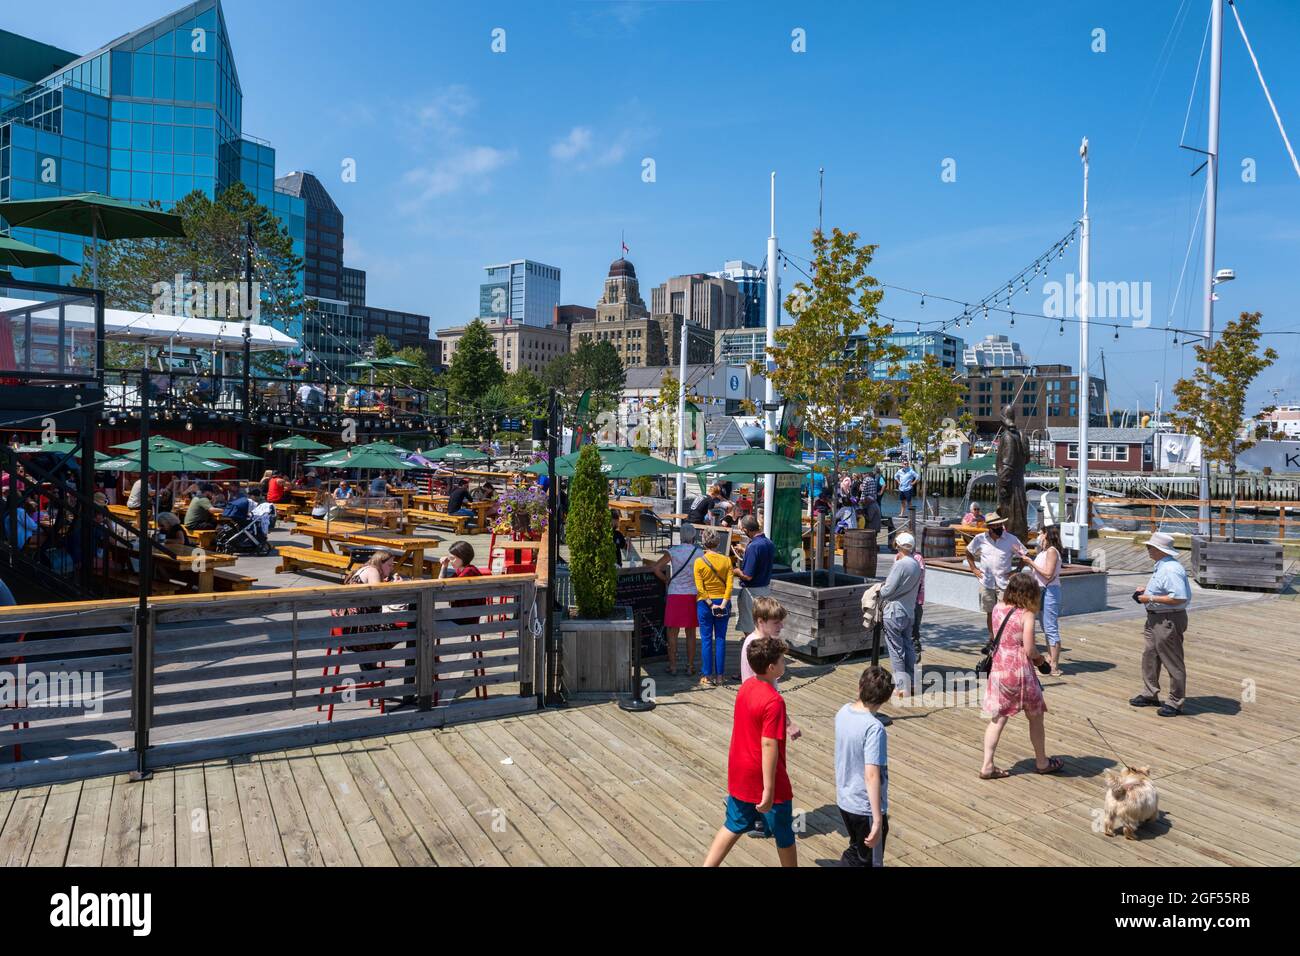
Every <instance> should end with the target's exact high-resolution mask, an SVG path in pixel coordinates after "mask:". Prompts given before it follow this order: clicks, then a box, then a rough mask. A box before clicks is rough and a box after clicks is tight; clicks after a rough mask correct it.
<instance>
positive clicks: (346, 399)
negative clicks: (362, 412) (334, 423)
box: [343, 385, 357, 408]
mask: <svg viewBox="0 0 1300 956" xmlns="http://www.w3.org/2000/svg"><path fill="white" fill-rule="evenodd" d="M356 405H357V387H356V386H355V385H349V386H348V390H347V391H346V392H345V393H344V395H343V406H344V407H345V408H355V407H356Z"/></svg>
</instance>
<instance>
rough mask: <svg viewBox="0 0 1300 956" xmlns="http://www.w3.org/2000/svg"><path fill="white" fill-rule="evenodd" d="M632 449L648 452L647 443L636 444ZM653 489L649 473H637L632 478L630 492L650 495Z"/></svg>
mask: <svg viewBox="0 0 1300 956" xmlns="http://www.w3.org/2000/svg"><path fill="white" fill-rule="evenodd" d="M633 451H638V452H640V453H641V454H643V455H648V454H650V446H649V445H637V446H635V447H634V448H633ZM654 491H655V480H654V478H652V477H651V476H650V475H639V476H637V477H636V478H633V479H632V494H634V495H637V496H638V497H641V496H644V495H652V494H654Z"/></svg>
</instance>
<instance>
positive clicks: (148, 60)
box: [131, 53, 153, 96]
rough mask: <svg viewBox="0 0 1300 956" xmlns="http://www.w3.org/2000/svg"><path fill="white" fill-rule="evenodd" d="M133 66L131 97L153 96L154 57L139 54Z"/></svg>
mask: <svg viewBox="0 0 1300 956" xmlns="http://www.w3.org/2000/svg"><path fill="white" fill-rule="evenodd" d="M134 60H135V62H134V63H133V64H132V67H131V69H132V71H133V72H132V75H131V95H132V96H153V57H152V56H150V55H149V54H147V53H137V54H135V57H134Z"/></svg>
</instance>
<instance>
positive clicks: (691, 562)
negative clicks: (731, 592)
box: [654, 522, 704, 675]
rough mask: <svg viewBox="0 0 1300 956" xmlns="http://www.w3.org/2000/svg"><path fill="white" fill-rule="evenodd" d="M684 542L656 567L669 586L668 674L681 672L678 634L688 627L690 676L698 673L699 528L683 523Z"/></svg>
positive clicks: (666, 611) (666, 619) (666, 621)
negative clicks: (696, 538)
mask: <svg viewBox="0 0 1300 956" xmlns="http://www.w3.org/2000/svg"><path fill="white" fill-rule="evenodd" d="M681 535H682V543H681V544H675V545H673V546H672V547H671V548H669V549H668V550H667V551H665V552H664V556H663V557H662V558H660V559H659V560H658V561H657V562H656V563H655V565H654V572H655V574H656V575H658V576H659V579H660V580H661V581H663V582H664V583H665V584H667V585H668V597H667V603H666V604H665V606H664V628H665V629H666V630H667V631H668V673H669V674H673V675H675V674H676V673H677V634H678V632H679V631H680V630H681V629H682V628H686V673H687V674H694V673H695V640H696V635H697V634H698V628H699V623H698V619H697V616H696V615H697V609H696V595H695V575H694V573H692V568H694V566H695V559H696V558H698V557H699V556H700V555H702V554H704V549H703V548H701V547H700V546H699V545H697V544H696V543H695V525H693V524H688V523H687V522H682V530H681Z"/></svg>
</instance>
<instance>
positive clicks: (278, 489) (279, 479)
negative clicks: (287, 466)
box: [266, 471, 289, 511]
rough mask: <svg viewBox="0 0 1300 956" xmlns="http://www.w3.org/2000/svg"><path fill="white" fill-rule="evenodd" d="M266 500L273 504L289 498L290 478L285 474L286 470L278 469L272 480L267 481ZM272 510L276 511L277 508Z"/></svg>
mask: <svg viewBox="0 0 1300 956" xmlns="http://www.w3.org/2000/svg"><path fill="white" fill-rule="evenodd" d="M266 500H267V501H269V502H270V503H271V504H273V505H275V504H279V503H280V502H282V501H288V500H289V479H288V478H286V477H285V476H284V472H282V471H277V472H276V473H275V474H274V475H272V476H271V480H270V481H269V482H267V485H266ZM271 510H272V511H274V510H275V509H274V508H272V509H271Z"/></svg>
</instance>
